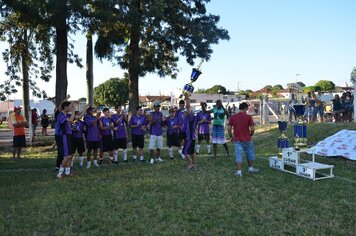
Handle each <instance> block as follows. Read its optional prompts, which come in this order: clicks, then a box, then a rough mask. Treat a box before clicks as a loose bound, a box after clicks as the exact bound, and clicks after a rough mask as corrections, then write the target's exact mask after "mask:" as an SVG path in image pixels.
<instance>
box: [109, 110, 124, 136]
mask: <svg viewBox="0 0 356 236" xmlns="http://www.w3.org/2000/svg"><path fill="white" fill-rule="evenodd" d="M111 122H113V123H114V128H115V130H114V138H115V139H120V138H126V137H127V134H126V121H125V118H124V116H123V115H118V114H115V115H112V116H111ZM116 129H117V130H116Z"/></svg>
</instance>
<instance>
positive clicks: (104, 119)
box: [99, 116, 111, 136]
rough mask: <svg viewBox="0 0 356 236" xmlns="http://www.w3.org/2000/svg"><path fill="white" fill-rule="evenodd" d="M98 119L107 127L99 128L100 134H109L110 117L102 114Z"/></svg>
mask: <svg viewBox="0 0 356 236" xmlns="http://www.w3.org/2000/svg"><path fill="white" fill-rule="evenodd" d="M99 121H101V124H102V125H103V126H102V127H103V128H107V127H109V129H100V133H101V136H105V135H110V134H111V128H110V122H111V120H110V118H108V117H105V116H102V117H100V118H99Z"/></svg>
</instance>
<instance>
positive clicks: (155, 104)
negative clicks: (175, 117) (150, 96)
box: [153, 102, 161, 107]
mask: <svg viewBox="0 0 356 236" xmlns="http://www.w3.org/2000/svg"><path fill="white" fill-rule="evenodd" d="M153 106H154V107H160V106H161V105H160V104H159V102H154V103H153Z"/></svg>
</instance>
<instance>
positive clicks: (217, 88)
mask: <svg viewBox="0 0 356 236" xmlns="http://www.w3.org/2000/svg"><path fill="white" fill-rule="evenodd" d="M205 93H208V94H217V93H219V94H226V93H227V91H226V88H225V87H224V86H222V85H214V86H213V87H211V88H209V89H207V90H205Z"/></svg>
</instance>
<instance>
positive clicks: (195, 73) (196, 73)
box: [179, 60, 204, 98]
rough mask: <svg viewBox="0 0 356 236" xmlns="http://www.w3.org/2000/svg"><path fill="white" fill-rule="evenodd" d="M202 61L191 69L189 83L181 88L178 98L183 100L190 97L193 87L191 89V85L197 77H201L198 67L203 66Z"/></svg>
mask: <svg viewBox="0 0 356 236" xmlns="http://www.w3.org/2000/svg"><path fill="white" fill-rule="evenodd" d="M203 62H204V60H201V62H200V63H199V65H198V67H197V68H193V70H192V74H191V76H190V83H188V84H186V85H184V87H183V92H182V94H181V95H180V96H179V98H183V96H184V97H190V96H191V95H192V93H193V92H194V87H193V83H194V82H195V81H197V79H198V77H199V75H201V73H202V72H201V71H200V67H201V65H202V64H203Z"/></svg>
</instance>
